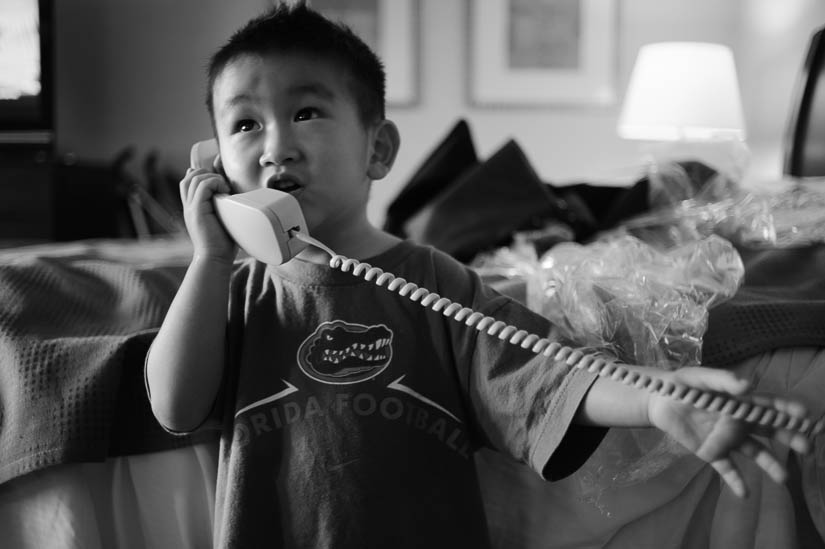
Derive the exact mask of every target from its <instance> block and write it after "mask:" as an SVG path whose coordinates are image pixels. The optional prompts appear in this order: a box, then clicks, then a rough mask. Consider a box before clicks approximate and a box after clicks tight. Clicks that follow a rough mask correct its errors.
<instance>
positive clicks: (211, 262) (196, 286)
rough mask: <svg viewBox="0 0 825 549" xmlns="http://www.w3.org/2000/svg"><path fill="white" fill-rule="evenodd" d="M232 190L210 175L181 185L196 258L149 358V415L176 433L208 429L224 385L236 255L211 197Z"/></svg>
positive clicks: (192, 176) (189, 176)
mask: <svg viewBox="0 0 825 549" xmlns="http://www.w3.org/2000/svg"><path fill="white" fill-rule="evenodd" d="M229 191H230V189H229V185H228V184H227V183H226V180H225V179H224V178H223V177H222V176H220V175H217V174H215V173H211V172H209V171H208V170H191V169H190V170H189V171H188V172H187V173H186V176H185V177H184V178H183V180H182V181H181V183H180V193H181V201H182V203H183V207H184V219H185V221H186V228H187V230H188V232H189V236H190V238H191V240H192V244H193V248H194V254H193V259H192V262H191V264H190V265H189V269H187V271H186V276H185V277H184V279H183V282H182V283H181V286H180V288H179V290H178V293H177V294H176V296H175V299H174V300H173V301H172V304H171V306H170V307H169V311H168V312H167V314H166V318H165V319H164V321H163V324H162V325H161V328H160V331H159V332H158V335H157V337H156V338H155V341H154V342H153V343H152V346H151V348H150V349H149V354H148V356H147V359H146V385H147V388H148V390H149V395H150V401H151V405H152V412H153V413H154V415H155V417H156V418H157V420H158V421H159V422H160V423H161V425H163V426H164V427H166V428H168V429H169V430H171V431H180V432H186V431H191V430H193V429H195V428H197V427H198V426H199V425H200V424H201V423H203V420H204V419H206V417H207V415H208V414H209V411H210V410H211V408H212V405H213V403H214V401H215V397H216V396H217V393H218V388H219V387H220V383H221V377H222V374H223V366H224V360H225V353H224V346H225V338H226V314H227V303H228V301H229V279H230V276H231V273H232V264H233V260H234V257H235V254H236V252H237V248H236V247H235V245H234V243H233V242H232V241H231V240H230V239H229V237H228V236H227V234H226V233H225V232H224V231H223V229H222V228H221V226H220V223H219V222H218V220H217V216H216V215H215V210H214V207H213V205H212V197H213V196H214V194H215V193H219V192H223V193H227V192H229Z"/></svg>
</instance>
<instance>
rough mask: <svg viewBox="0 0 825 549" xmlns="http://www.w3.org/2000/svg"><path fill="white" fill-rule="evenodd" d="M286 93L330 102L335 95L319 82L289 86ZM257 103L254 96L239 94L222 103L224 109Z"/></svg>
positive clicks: (256, 98)
mask: <svg viewBox="0 0 825 549" xmlns="http://www.w3.org/2000/svg"><path fill="white" fill-rule="evenodd" d="M287 93H288V94H289V95H291V96H296V97H298V96H301V95H317V96H319V97H321V98H322V99H326V100H332V99H333V98H334V97H335V93H334V92H333V91H332V90H331V89H330V88H329V87H328V86H325V85H324V84H322V83H320V82H308V83H305V84H303V83H302V84H295V85H294V86H290V87H289V88H288V89H287ZM258 101H259V98H258V97H256V96H255V95H251V94H248V93H239V94H238V95H233V96H232V97H230V98H229V99H227V100H226V101H225V102H224V105H223V107H224V109H229V108H232V107H235V106H237V105H240V104H244V103H256V102H258Z"/></svg>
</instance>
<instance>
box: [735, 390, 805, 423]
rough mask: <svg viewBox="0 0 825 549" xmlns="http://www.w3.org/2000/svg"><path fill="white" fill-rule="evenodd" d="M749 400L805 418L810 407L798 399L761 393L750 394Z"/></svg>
mask: <svg viewBox="0 0 825 549" xmlns="http://www.w3.org/2000/svg"><path fill="white" fill-rule="evenodd" d="M748 400H749V401H750V402H752V403H753V404H758V405H759V406H765V407H767V408H773V409H775V410H778V411H780V412H784V413H786V414H788V415H791V416H794V417H799V418H803V417H805V416H807V415H808V409H807V408H806V406H805V405H804V404H803V403H801V402H799V401H798V400H794V399H789V398H783V397H778V396H775V395H764V394H759V393H754V394H752V395H748Z"/></svg>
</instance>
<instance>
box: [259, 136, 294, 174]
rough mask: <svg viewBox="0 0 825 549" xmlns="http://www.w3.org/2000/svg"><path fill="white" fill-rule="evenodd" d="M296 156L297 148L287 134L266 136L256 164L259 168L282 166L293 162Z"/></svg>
mask: <svg viewBox="0 0 825 549" xmlns="http://www.w3.org/2000/svg"><path fill="white" fill-rule="evenodd" d="M298 156H299V152H298V148H297V146H296V145H295V141H294V139H293V138H292V136H291V135H290V134H289V132H278V133H277V134H273V135H270V136H267V139H266V142H265V143H264V148H263V151H261V157H260V159H259V160H258V163H259V164H260V165H261V167H266V166H269V165H276V166H282V165H284V164H286V163H288V162H294V161H295V160H297V159H298Z"/></svg>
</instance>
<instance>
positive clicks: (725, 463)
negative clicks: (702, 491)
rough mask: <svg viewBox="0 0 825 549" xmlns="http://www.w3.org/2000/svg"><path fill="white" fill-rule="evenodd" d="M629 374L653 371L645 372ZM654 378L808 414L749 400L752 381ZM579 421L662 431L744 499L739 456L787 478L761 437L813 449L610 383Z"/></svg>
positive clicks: (785, 403)
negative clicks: (655, 428)
mask: <svg viewBox="0 0 825 549" xmlns="http://www.w3.org/2000/svg"><path fill="white" fill-rule="evenodd" d="M630 369H637V370H639V371H647V372H651V371H652V370H651V369H645V368H640V367H637V368H633V367H630ZM654 373H655V375H656V376H658V377H661V378H663V379H670V380H671V381H674V382H677V383H681V384H684V385H687V386H689V387H693V388H696V389H700V390H708V391H714V392H718V393H725V394H729V395H733V396H736V397H738V398H741V399H744V400H746V401H750V402H756V403H758V404H762V405H770V406H772V407H774V408H776V409H777V410H780V411H783V412H785V413H788V414H790V415H792V416H795V417H799V418H802V417H804V416H805V414H806V411H805V408H804V406H802V405H801V404H800V403H798V402H796V401H792V400H787V399H783V398H770V399H764V400H761V401H760V400H757V399H756V397H751V396H748V395H747V392H748V388H749V384H748V382H747V381H746V380H742V379H739V378H737V377H736V376H735V375H734V374H733V373H731V372H728V371H726V370H716V369H710V368H683V369H681V370H676V371H673V372H663V371H661V370H655V372H654ZM576 420H577V421H578V422H579V423H582V424H585V425H599V426H605V427H647V426H654V427H658V428H659V429H661V430H663V431H665V432H666V433H667V434H668V435H670V436H671V437H673V438H674V439H675V440H676V441H678V442H679V443H680V444H682V445H683V446H685V447H686V448H687V449H688V450H690V451H692V452H693V453H695V454H696V455H697V456H698V457H699V458H701V459H702V460H704V461H706V462H708V463H710V465H711V466H712V467H713V468H714V469H716V470H717V471H718V472H719V474H720V475H721V476H722V478H723V480H724V481H725V482H726V483H727V484H728V486H729V487H730V488H731V490H732V491H733V492H734V494H736V495H737V496H740V497H744V496H745V495H747V487H746V486H745V483H744V481H743V477H742V474H741V472H740V471H739V469H738V468H737V466H736V464H735V462H734V461H733V460H732V459H731V457H732V455H733V454H734V453H738V454H740V455H742V456H744V457H746V458H748V459H750V460H752V461H754V462H755V463H756V464H757V465H758V466H759V467H760V468H761V469H763V470H764V471H765V472H766V473H767V474H768V475H769V476H770V477H771V478H772V479H774V480H775V481H777V482H783V481H784V479H785V477H786V474H787V473H786V470H785V467H784V466H783V465H782V464H781V463H780V462H779V460H778V459H777V458H776V456H774V454H773V453H772V452H771V451H770V450H769V449H768V447H767V446H766V445H765V444H764V443H762V442H760V441H759V440H757V439H756V438H755V437H756V436H764V437H767V438H768V439H773V440H776V441H778V442H780V443H782V444H785V445H787V446H789V447H791V448H792V449H794V450H796V451H797V452H803V453H804V452H807V451H808V448H809V440H808V438H807V437H806V436H805V435H803V434H801V433H798V432H792V431H789V430H785V429H776V428H774V427H772V426H770V425H767V426H763V425H757V424H753V423H746V422H744V421H741V420H736V419H733V418H732V417H730V416H728V415H724V414H721V413H719V412H709V411H706V410H701V409H698V408H696V407H694V406H692V405H690V404H685V403H683V402H680V401H678V400H676V399H674V398H672V397H668V396H661V395H657V394H653V393H649V392H647V391H645V390H639V389H637V388H634V387H630V386H627V385H623V384H621V383H617V382H615V381H612V380H610V379H606V378H599V379H597V380H596V381H595V382H594V384H593V386H592V387H591V389H590V391H589V392H588V393H587V395H586V396H585V399H584V400H583V401H582V403H581V405H580V406H579V410H578V412H577V416H576Z"/></svg>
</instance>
